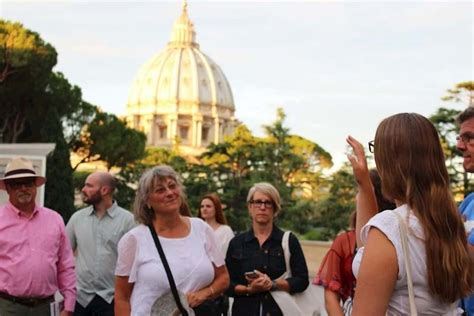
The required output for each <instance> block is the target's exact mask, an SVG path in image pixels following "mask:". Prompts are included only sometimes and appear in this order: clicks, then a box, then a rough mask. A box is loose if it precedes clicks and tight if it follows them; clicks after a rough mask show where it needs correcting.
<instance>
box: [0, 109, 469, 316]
mask: <svg viewBox="0 0 474 316" xmlns="http://www.w3.org/2000/svg"><path fill="white" fill-rule="evenodd" d="M459 120H460V128H461V130H460V135H459V137H458V142H457V147H458V149H459V151H460V152H462V155H463V158H464V168H465V170H466V171H467V172H474V109H473V108H468V109H467V110H466V111H464V112H463V113H462V114H461V115H460V116H459ZM347 142H348V144H349V145H350V146H351V147H352V149H353V155H349V157H348V158H349V161H350V163H351V165H352V168H353V172H354V176H355V178H356V181H357V186H358V194H357V196H356V197H355V200H356V212H355V214H354V215H353V220H352V223H351V227H353V230H351V231H349V232H347V233H345V234H341V235H339V236H338V237H337V238H336V239H335V241H334V243H333V246H332V247H331V249H330V250H329V252H328V254H327V255H326V257H325V259H324V260H323V262H322V264H321V267H320V269H319V272H318V274H317V276H316V278H315V280H314V281H313V282H314V283H315V284H319V285H322V286H324V287H325V304H326V309H327V311H328V313H329V314H330V315H343V314H344V313H345V314H353V315H406V314H411V315H415V314H416V313H419V314H432V315H440V314H442V315H456V313H457V312H458V311H460V309H459V308H460V307H462V308H463V309H464V311H466V313H467V314H468V315H474V299H473V297H472V296H471V297H470V296H469V295H471V294H472V292H473V290H474V288H473V286H474V264H473V260H474V246H473V244H474V229H472V228H473V226H474V225H473V223H474V194H471V195H469V196H468V197H467V198H466V199H465V201H464V202H463V203H462V204H461V206H460V210H458V209H457V207H456V204H455V202H454V199H453V196H452V194H451V192H450V189H449V176H448V172H447V169H446V166H445V160H444V155H443V151H442V147H441V144H440V140H439V137H438V134H437V131H436V129H435V128H434V126H433V125H432V123H430V122H429V120H427V119H426V118H425V117H423V116H421V115H419V114H414V113H401V114H397V115H393V116H391V117H388V118H386V119H385V120H383V121H382V122H381V123H380V125H379V126H378V128H377V131H376V135H375V139H374V141H372V142H370V144H369V150H370V151H371V152H372V151H373V153H374V158H375V163H376V170H370V171H369V169H368V167H367V161H366V157H365V151H364V147H363V146H362V145H361V144H360V143H359V142H358V141H357V140H356V139H354V138H352V137H350V136H349V137H348V139H347ZM45 181H46V179H45V178H44V177H41V176H38V175H37V174H36V172H35V170H34V167H33V165H32V163H31V161H29V160H27V159H25V158H21V157H18V158H14V159H12V161H11V162H10V163H9V164H8V165H7V167H6V170H5V173H4V176H3V178H1V179H0V189H2V190H6V192H7V194H8V197H9V201H8V202H7V203H6V204H5V205H3V206H2V207H0V315H2V316H10V315H21V316H23V315H25V316H26V315H28V316H29V315H35V316H37V315H39V316H42V315H61V316H66V315H73V313H74V315H79V316H81V315H94V316H95V315H97V316H99V315H105V316H107V315H118V316H119V315H198V316H200V315H206V316H213V315H226V313H227V310H230V311H231V313H232V315H236V316H240V315H249V316H252V315H255V316H257V315H258V316H260V315H272V316H273V315H284V314H285V313H284V312H283V311H284V310H285V308H284V306H283V305H282V304H284V303H283V302H282V301H281V296H280V295H277V294H278V293H287V294H288V295H294V294H296V293H302V292H304V291H305V290H306V289H307V287H308V286H309V275H308V268H307V265H306V261H305V257H304V254H303V251H302V248H301V245H300V243H299V241H298V238H297V237H296V236H295V235H294V234H291V233H290V234H288V233H284V231H283V230H281V229H280V228H278V227H277V226H276V224H275V219H276V217H277V215H278V213H279V212H280V211H281V208H282V201H281V198H280V194H279V192H278V190H277V189H276V188H275V187H274V186H273V185H271V184H270V183H264V182H262V183H256V184H254V185H253V186H252V187H251V188H250V190H249V192H248V196H247V199H246V202H247V207H248V212H249V215H250V217H251V221H252V224H251V227H250V229H249V230H248V231H246V232H244V233H241V234H239V235H237V236H234V233H233V231H232V229H231V228H230V227H229V226H228V225H227V221H226V218H225V216H224V212H223V207H222V204H221V202H220V199H219V197H218V196H217V195H216V194H208V195H205V196H204V197H202V199H201V203H200V207H199V211H198V217H197V218H193V217H191V216H190V212H189V207H188V204H187V201H186V194H185V189H184V187H183V185H182V183H181V181H180V177H179V175H178V174H177V173H176V172H175V171H174V170H173V169H172V168H171V167H169V166H164V165H162V166H156V167H154V168H152V169H150V170H148V171H146V172H145V173H144V174H143V175H142V176H141V178H140V181H139V183H138V187H137V190H136V197H135V201H134V204H133V212H132V213H133V215H132V213H131V212H129V211H127V210H124V209H123V208H121V207H120V206H118V205H117V203H116V202H115V201H114V198H113V194H114V191H115V187H116V183H115V179H114V177H113V176H112V175H111V174H109V173H107V172H95V173H93V174H91V175H89V176H88V177H87V179H86V181H85V184H84V187H83V189H82V194H83V199H84V202H86V203H87V204H88V205H89V206H88V207H86V208H84V209H81V210H79V211H77V212H76V213H74V214H73V216H72V217H71V219H70V220H69V222H68V223H67V225H66V226H65V225H64V222H63V220H62V218H61V217H60V216H59V214H58V213H57V212H55V211H53V210H50V209H48V208H45V207H42V206H39V205H37V204H36V202H35V198H36V192H37V187H39V186H41V185H43V184H44V183H45ZM463 219H464V222H463ZM288 254H291V255H288ZM288 256H289V258H288ZM285 258H287V259H285ZM290 271H291V273H289V272H290ZM354 276H355V277H354ZM57 292H59V293H60V294H61V296H62V297H63V301H62V302H60V301H59V300H58V294H57ZM227 297H230V300H227ZM461 299H462V303H461V305H459V301H460V300H461ZM229 301H230V305H231V307H230V308H229V307H228V306H229ZM315 301H316V299H315ZM341 302H345V303H346V304H344V306H343V305H342V304H341ZM291 316H292V315H291Z"/></svg>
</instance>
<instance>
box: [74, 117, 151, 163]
mask: <svg viewBox="0 0 474 316" xmlns="http://www.w3.org/2000/svg"><path fill="white" fill-rule="evenodd" d="M145 142H146V136H145V134H143V133H142V132H140V131H137V130H135V129H132V128H129V127H127V124H126V123H125V121H123V120H121V119H119V118H118V117H117V116H115V115H114V114H110V113H105V112H101V111H97V113H96V114H95V117H94V118H93V120H92V121H91V122H90V123H89V124H88V125H86V126H85V127H84V129H83V130H82V132H81V139H80V141H78V142H76V148H75V149H76V152H77V153H78V155H79V156H80V157H81V158H82V159H81V161H80V162H79V163H78V164H77V165H76V166H74V170H75V169H77V167H78V166H79V165H80V164H81V163H84V162H92V161H99V160H101V161H104V162H105V163H106V165H107V169H109V170H110V168H112V167H114V166H115V167H125V166H126V165H127V164H128V163H130V162H133V161H135V160H137V159H140V158H142V157H143V154H144V151H145Z"/></svg>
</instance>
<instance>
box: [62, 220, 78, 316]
mask: <svg viewBox="0 0 474 316" xmlns="http://www.w3.org/2000/svg"><path fill="white" fill-rule="evenodd" d="M59 221H60V223H59V225H60V227H61V228H60V230H61V236H60V243H59V251H58V262H57V278H58V290H59V292H60V293H61V295H62V296H63V297H64V311H65V312H71V313H72V312H73V311H74V307H75V305H76V273H75V270H74V255H73V253H72V249H71V243H70V242H69V239H68V237H67V234H66V230H65V227H64V223H63V221H62V218H59ZM62 315H67V314H66V313H65V314H62Z"/></svg>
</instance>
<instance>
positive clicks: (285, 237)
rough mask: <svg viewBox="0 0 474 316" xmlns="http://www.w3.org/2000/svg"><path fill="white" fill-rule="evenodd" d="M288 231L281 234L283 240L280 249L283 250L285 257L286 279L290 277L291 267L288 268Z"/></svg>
mask: <svg viewBox="0 0 474 316" xmlns="http://www.w3.org/2000/svg"><path fill="white" fill-rule="evenodd" d="M290 233H291V232H290V231H286V232H285V233H284V234H283V239H282V240H281V247H282V248H283V254H284V255H285V265H286V274H287V276H288V277H291V267H290V255H291V253H290V246H289V239H290Z"/></svg>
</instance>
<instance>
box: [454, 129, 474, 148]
mask: <svg viewBox="0 0 474 316" xmlns="http://www.w3.org/2000/svg"><path fill="white" fill-rule="evenodd" d="M456 140H457V141H458V142H459V141H462V142H463V143H464V145H466V146H467V145H470V146H473V145H474V133H470V132H467V133H463V134H461V135H458V136H456Z"/></svg>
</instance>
